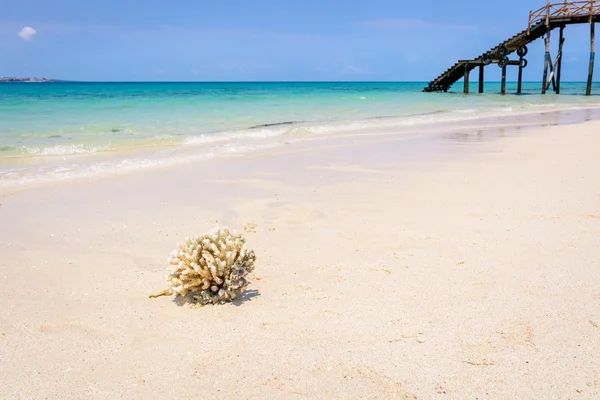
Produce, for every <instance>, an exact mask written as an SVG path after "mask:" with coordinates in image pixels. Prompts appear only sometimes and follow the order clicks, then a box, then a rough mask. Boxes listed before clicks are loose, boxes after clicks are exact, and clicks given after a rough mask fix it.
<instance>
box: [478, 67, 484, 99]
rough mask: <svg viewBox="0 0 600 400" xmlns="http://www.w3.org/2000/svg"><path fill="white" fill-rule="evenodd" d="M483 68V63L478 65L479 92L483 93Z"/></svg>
mask: <svg viewBox="0 0 600 400" xmlns="http://www.w3.org/2000/svg"><path fill="white" fill-rule="evenodd" d="M483 68H484V65H483V64H482V65H480V66H479V93H483Z"/></svg>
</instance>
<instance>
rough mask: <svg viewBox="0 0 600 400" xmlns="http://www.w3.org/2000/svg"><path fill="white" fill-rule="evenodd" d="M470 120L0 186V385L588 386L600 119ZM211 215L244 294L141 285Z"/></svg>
mask: <svg viewBox="0 0 600 400" xmlns="http://www.w3.org/2000/svg"><path fill="white" fill-rule="evenodd" d="M475 131H476V130H469V131H468V132H467V133H465V134H459V133H456V134H446V135H441V136H440V135H426V136H421V137H404V136H394V135H372V136H365V137H345V138H335V139H322V140H312V141H307V142H302V143H296V144H289V145H287V146H283V147H280V148H274V149H270V150H262V151H261V152H257V153H254V154H247V155H230V156H223V157H218V158H215V159H212V160H204V161H198V162H195V163H190V164H186V165H181V166H175V167H172V168H165V169H163V170H156V171H146V172H140V173H134V174H129V175H122V176H115V177H110V178H102V179H96V180H89V181H83V182H72V183H64V184H56V185H54V186H47V187H39V188H31V189H26V190H22V191H17V192H13V193H3V194H2V197H1V198H0V204H1V205H0V278H1V279H0V293H1V296H2V299H1V301H0V360H2V362H0V398H2V399H107V400H108V399H111V400H112V399H158V398H166V399H170V398H181V399H191V398H203V397H214V398H243V399H259V398H262V399H264V398H268V399H304V398H311V399H358V398H363V399H438V398H439V399H444V398H446V399H544V398H546V399H597V398H599V397H600V357H599V354H600V158H599V157H598V154H599V151H600V135H599V134H598V133H599V132H600V122H597V121H596V122H594V121H592V122H585V123H580V124H572V125H560V126H548V127H537V128H528V129H518V128H515V127H512V128H510V129H500V128H497V129H485V128H482V129H481V130H480V133H479V134H476V133H470V132H475ZM216 225H224V226H228V227H230V228H234V229H237V230H238V231H243V232H244V235H245V237H246V239H247V243H248V246H249V247H250V248H251V249H254V250H255V252H256V254H257V257H258V259H257V262H256V269H255V271H254V273H253V274H252V276H251V277H250V280H251V281H252V283H251V284H250V286H249V288H248V289H249V290H248V291H247V292H246V294H245V297H244V300H243V301H241V302H237V303H234V304H226V305H220V306H206V307H203V308H198V309H195V308H190V307H185V306H184V307H181V306H178V305H176V304H175V303H174V302H173V301H172V299H170V298H168V297H161V298H157V299H149V298H148V295H149V294H150V293H153V292H156V291H159V290H161V289H164V288H165V287H166V280H165V276H166V273H167V263H166V258H167V256H168V254H169V253H170V252H171V250H173V249H174V248H175V247H176V244H177V243H178V242H180V241H182V240H183V239H184V238H185V237H186V236H190V235H194V234H197V233H203V232H205V231H208V230H210V229H211V228H213V227H214V226H216Z"/></svg>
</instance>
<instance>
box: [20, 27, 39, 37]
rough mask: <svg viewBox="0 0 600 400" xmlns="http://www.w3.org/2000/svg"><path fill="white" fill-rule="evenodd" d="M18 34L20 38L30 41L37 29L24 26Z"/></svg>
mask: <svg viewBox="0 0 600 400" xmlns="http://www.w3.org/2000/svg"><path fill="white" fill-rule="evenodd" d="M18 35H19V37H20V38H21V39H23V40H27V41H30V40H33V39H34V38H35V36H36V35H37V31H36V30H35V29H33V28H32V27H30V26H26V27H25V28H23V29H21V30H20V31H19V33H18Z"/></svg>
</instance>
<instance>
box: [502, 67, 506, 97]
mask: <svg viewBox="0 0 600 400" xmlns="http://www.w3.org/2000/svg"><path fill="white" fill-rule="evenodd" d="M502 94H506V64H504V65H503V66H502Z"/></svg>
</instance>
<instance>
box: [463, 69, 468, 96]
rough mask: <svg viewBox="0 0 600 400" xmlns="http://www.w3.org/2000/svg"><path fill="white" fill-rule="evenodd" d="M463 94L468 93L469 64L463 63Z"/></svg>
mask: <svg viewBox="0 0 600 400" xmlns="http://www.w3.org/2000/svg"><path fill="white" fill-rule="evenodd" d="M464 92H465V94H468V93H469V64H465V89H464Z"/></svg>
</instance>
